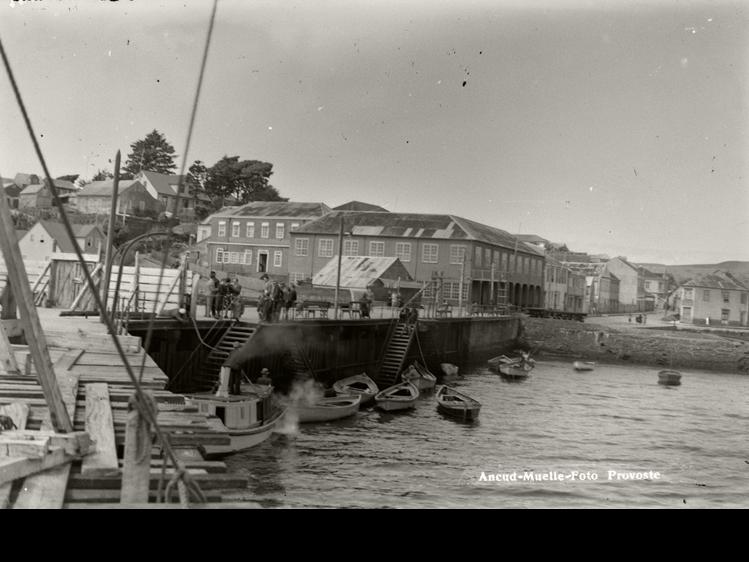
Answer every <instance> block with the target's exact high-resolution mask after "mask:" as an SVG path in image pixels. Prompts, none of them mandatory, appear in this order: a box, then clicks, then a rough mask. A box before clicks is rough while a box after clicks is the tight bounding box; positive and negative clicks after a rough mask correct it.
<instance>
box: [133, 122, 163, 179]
mask: <svg viewBox="0 0 749 562" xmlns="http://www.w3.org/2000/svg"><path fill="white" fill-rule="evenodd" d="M130 149H131V152H130V154H129V155H128V157H127V162H125V166H124V167H123V168H122V171H123V172H124V173H123V175H124V176H126V177H131V178H132V177H133V176H135V174H137V173H138V172H140V171H141V170H148V171H150V172H158V173H160V174H172V173H174V170H176V169H177V165H176V164H175V163H174V157H175V154H174V147H173V146H172V145H171V144H169V142H168V141H167V140H166V137H165V136H164V135H163V134H161V133H160V132H158V131H157V130H156V129H154V130H153V131H151V132H150V133H148V134H147V135H146V138H145V139H141V140H137V141H135V142H134V143H132V144H131V145H130Z"/></svg>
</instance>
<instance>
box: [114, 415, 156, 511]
mask: <svg viewBox="0 0 749 562" xmlns="http://www.w3.org/2000/svg"><path fill="white" fill-rule="evenodd" d="M123 461H124V462H123V468H122V496H121V498H120V503H124V504H128V503H147V502H148V481H149V474H150V469H151V430H150V424H149V423H148V421H147V420H146V419H145V418H143V417H142V416H141V415H140V412H139V411H138V410H137V409H136V408H133V409H132V410H130V411H129V412H128V414H127V424H126V426H125V454H124V459H123Z"/></svg>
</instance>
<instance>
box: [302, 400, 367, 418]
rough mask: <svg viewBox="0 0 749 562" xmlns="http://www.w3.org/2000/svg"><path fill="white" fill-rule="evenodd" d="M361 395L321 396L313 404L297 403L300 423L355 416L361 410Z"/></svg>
mask: <svg viewBox="0 0 749 562" xmlns="http://www.w3.org/2000/svg"><path fill="white" fill-rule="evenodd" d="M360 402H361V397H360V396H336V397H335V398H320V399H318V400H317V401H316V402H314V403H313V404H307V403H305V402H303V401H300V402H299V403H298V404H296V412H297V415H298V416H299V423H313V422H325V421H332V420H339V419H341V418H346V417H348V416H353V415H354V414H355V413H356V412H357V411H358V410H359V403H360Z"/></svg>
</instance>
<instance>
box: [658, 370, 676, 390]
mask: <svg viewBox="0 0 749 562" xmlns="http://www.w3.org/2000/svg"><path fill="white" fill-rule="evenodd" d="M658 384H665V385H668V386H678V385H680V384H681V373H680V372H679V371H674V370H672V369H664V370H663V371H659V372H658Z"/></svg>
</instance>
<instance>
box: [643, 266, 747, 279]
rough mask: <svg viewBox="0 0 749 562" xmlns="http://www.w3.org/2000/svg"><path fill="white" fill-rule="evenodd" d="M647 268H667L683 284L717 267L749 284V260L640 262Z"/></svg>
mask: <svg viewBox="0 0 749 562" xmlns="http://www.w3.org/2000/svg"><path fill="white" fill-rule="evenodd" d="M638 265H641V266H643V267H645V268H648V269H650V268H652V269H655V270H656V271H662V270H663V268H665V270H666V273H670V274H671V275H673V276H674V279H676V282H677V283H679V284H681V283H683V282H685V281H688V280H689V279H692V278H693V277H697V276H698V275H704V274H705V273H712V272H713V271H715V270H716V269H720V270H721V271H727V272H729V273H730V274H732V275H733V276H735V277H736V278H737V279H738V280H739V281H741V282H742V283H744V284H747V285H749V262H746V261H723V262H720V263H715V264H692V265H664V264H659V263H640V264H638Z"/></svg>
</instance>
